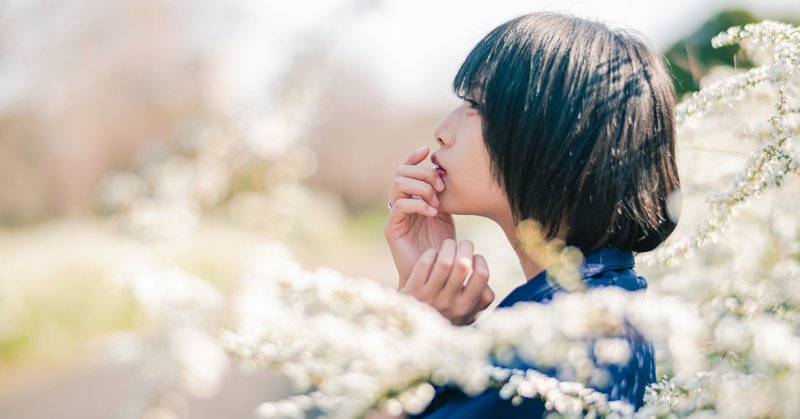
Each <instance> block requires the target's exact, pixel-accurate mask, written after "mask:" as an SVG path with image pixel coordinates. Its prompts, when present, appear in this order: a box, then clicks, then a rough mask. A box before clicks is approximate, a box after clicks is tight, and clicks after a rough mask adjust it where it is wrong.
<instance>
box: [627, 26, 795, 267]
mask: <svg viewBox="0 0 800 419" xmlns="http://www.w3.org/2000/svg"><path fill="white" fill-rule="evenodd" d="M744 41H747V42H748V43H750V44H755V45H759V46H761V47H762V48H771V49H772V50H773V51H774V52H775V53H774V56H773V62H772V63H769V64H765V65H762V66H759V67H756V68H753V69H751V70H748V71H747V72H745V73H743V74H738V75H734V76H732V77H729V78H725V79H722V80H719V81H717V82H715V83H712V84H710V85H708V86H706V87H704V88H703V89H702V90H700V91H699V92H696V93H694V94H693V95H692V96H691V97H689V98H688V99H686V100H684V101H682V102H681V103H680V104H679V105H678V107H677V110H676V118H677V121H678V124H679V129H678V130H679V139H678V140H679V144H686V143H687V142H691V141H695V142H697V141H698V140H694V139H693V138H691V135H690V132H691V133H693V132H695V131H697V130H698V129H697V127H693V126H692V125H696V124H698V123H702V119H700V117H701V116H705V115H707V114H708V113H709V111H711V110H712V109H714V110H716V111H717V112H720V110H719V109H716V108H717V105H720V104H726V105H729V106H732V105H733V103H735V102H739V101H741V100H743V99H744V98H745V97H746V94H747V93H748V92H750V91H752V90H754V88H756V87H757V86H759V85H762V84H765V83H766V84H768V85H769V86H771V87H772V88H773V89H774V95H773V96H774V98H775V99H774V100H775V101H776V104H775V113H774V114H772V115H770V116H769V117H768V118H767V119H766V121H763V122H760V123H759V122H753V123H752V125H750V126H747V128H746V129H744V130H742V132H739V133H738V136H739V137H740V138H750V139H752V140H753V141H754V142H756V143H757V144H759V146H758V147H757V148H756V149H755V150H754V151H753V152H752V153H751V154H750V157H749V159H748V160H747V161H746V162H745V164H744V167H743V168H742V169H741V170H740V171H739V173H738V175H737V176H736V177H735V178H734V179H732V180H731V181H730V182H731V183H730V186H729V187H728V190H727V191H725V192H712V193H711V194H709V196H708V204H709V206H710V208H709V212H708V216H707V217H706V218H705V220H704V221H703V222H701V223H700V224H699V226H698V227H697V229H696V231H695V233H694V234H690V235H687V236H684V237H682V238H681V239H680V240H678V241H676V242H674V243H672V244H671V245H669V246H666V247H662V248H661V249H659V250H658V251H656V252H654V253H652V254H651V255H649V256H648V257H647V258H643V260H642V261H643V262H645V263H647V264H649V265H653V264H665V265H673V264H675V263H676V262H677V261H678V260H679V259H680V258H682V257H684V256H685V255H687V254H688V253H690V252H691V251H692V250H693V249H696V248H698V247H700V246H702V245H704V244H706V243H709V242H714V241H715V240H716V238H717V236H718V234H719V233H720V232H721V231H724V230H725V229H726V228H727V227H728V226H729V224H730V223H731V221H732V219H733V218H734V216H735V215H736V214H737V213H738V212H739V210H740V209H741V208H742V207H743V206H744V205H745V204H746V203H747V201H748V200H749V198H751V197H755V196H758V195H759V194H760V193H761V192H762V191H763V190H765V189H767V188H773V187H777V186H780V185H781V183H782V181H783V179H784V178H785V177H786V175H787V174H789V173H798V168H800V140H798V134H800V129H799V127H800V106H798V105H800V94H796V93H798V92H800V59H798V57H800V28H796V27H793V26H791V25H787V24H782V23H776V22H770V21H765V22H761V23H758V24H750V25H745V26H744V27H734V28H731V29H729V30H728V31H727V32H724V33H722V34H720V35H718V36H717V37H715V38H714V41H713V44H714V46H715V47H719V46H724V45H731V44H735V43H741V42H744ZM789 92H791V93H795V95H794V96H792V97H790V94H787V93H789ZM790 100H792V101H795V102H796V103H790ZM698 119H700V120H698ZM753 126H755V127H756V128H755V129H753V128H752V127H753ZM684 137H689V138H684Z"/></svg>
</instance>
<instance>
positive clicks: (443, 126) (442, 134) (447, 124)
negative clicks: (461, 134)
mask: <svg viewBox="0 0 800 419" xmlns="http://www.w3.org/2000/svg"><path fill="white" fill-rule="evenodd" d="M456 111H457V109H454V110H452V111H450V112H449V113H448V114H447V115H445V116H444V117H443V118H442V119H441V120H440V121H439V122H438V123H436V126H434V127H433V138H434V139H435V140H436V142H437V143H439V145H440V146H442V147H445V146H447V145H450V144H453V140H454V139H455V132H453V124H452V121H453V117H454V115H455V113H456Z"/></svg>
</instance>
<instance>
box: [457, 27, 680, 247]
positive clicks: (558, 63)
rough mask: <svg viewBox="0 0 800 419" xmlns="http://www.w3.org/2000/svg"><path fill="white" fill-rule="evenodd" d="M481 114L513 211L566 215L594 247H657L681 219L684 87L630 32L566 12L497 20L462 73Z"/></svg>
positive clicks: (548, 228)
mask: <svg viewBox="0 0 800 419" xmlns="http://www.w3.org/2000/svg"><path fill="white" fill-rule="evenodd" d="M453 90H454V92H455V93H456V95H457V96H459V97H461V98H464V99H466V100H468V101H470V102H472V103H473V106H475V107H476V108H477V109H478V111H479V112H480V114H481V117H482V121H483V136H484V142H485V144H486V149H487V151H488V154H489V157H490V161H491V169H492V174H493V176H494V178H495V180H496V181H497V182H498V183H499V184H500V185H501V186H502V187H503V189H504V191H505V193H506V195H507V197H508V199H509V203H510V205H511V209H512V212H513V215H514V220H515V222H520V221H522V220H524V219H529V218H532V219H535V220H537V221H539V222H540V223H541V224H542V227H543V229H544V233H545V236H546V237H547V238H554V237H556V235H557V234H559V232H560V231H561V230H562V229H563V228H564V227H566V244H567V245H572V246H577V247H578V248H580V249H581V250H582V251H584V252H588V251H592V250H595V249H598V248H601V247H618V248H621V249H625V250H630V251H634V252H644V251H648V250H652V249H653V248H655V247H656V246H658V245H659V244H660V243H662V242H663V241H664V240H665V239H666V238H667V236H669V234H670V233H672V231H673V230H674V229H675V225H676V223H677V220H675V219H673V218H671V217H670V215H669V213H668V211H667V203H668V200H669V197H670V194H672V193H674V192H675V191H676V190H678V188H679V183H680V182H679V178H678V171H677V166H676V161H675V92H674V88H673V86H672V80H671V78H670V75H669V72H668V70H667V67H666V64H665V60H664V58H663V57H662V56H661V54H659V53H658V52H657V51H656V50H655V49H654V48H652V47H650V46H648V45H647V44H646V43H645V42H644V41H642V40H641V39H640V38H639V37H637V36H636V35H634V34H633V33H631V32H628V31H623V30H619V29H611V28H609V27H608V26H606V25H605V24H603V23H599V22H594V21H589V20H586V19H582V18H578V17H573V16H568V15H562V14H557V13H550V12H545V13H534V14H529V15H524V16H520V17H518V18H515V19H512V20H510V21H508V22H506V23H503V24H502V25H500V26H498V27H497V28H495V29H494V30H492V31H491V32H490V33H489V34H488V35H486V37H484V38H483V39H482V40H481V41H479V42H478V44H477V45H476V46H475V48H474V49H473V50H472V51H471V52H470V53H469V55H468V56H467V58H466V59H465V61H464V63H463V64H462V65H461V67H460V69H459V70H458V73H457V74H456V76H455V79H454V80H453Z"/></svg>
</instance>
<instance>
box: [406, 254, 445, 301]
mask: <svg viewBox="0 0 800 419" xmlns="http://www.w3.org/2000/svg"><path fill="white" fill-rule="evenodd" d="M438 253H439V251H438V250H436V249H432V248H431V249H428V250H426V251H425V252H424V253H423V254H422V256H420V257H419V260H417V263H416V264H415V265H414V269H412V270H411V275H410V276H409V277H408V282H406V283H405V285H404V286H403V287H401V288H402V289H401V291H402V292H403V293H405V294H412V295H414V293H415V291H417V290H419V289H420V288H421V287H422V286H423V285H425V282H427V281H428V277H429V276H430V275H431V270H433V264H434V262H436V255H437V254H438Z"/></svg>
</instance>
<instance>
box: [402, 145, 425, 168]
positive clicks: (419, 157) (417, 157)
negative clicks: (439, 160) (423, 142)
mask: <svg viewBox="0 0 800 419" xmlns="http://www.w3.org/2000/svg"><path fill="white" fill-rule="evenodd" d="M430 150H431V149H430V148H429V147H428V146H424V147H420V148H419V149H417V150H414V151H413V152H412V153H411V154H409V155H408V157H406V159H405V160H403V164H420V163H421V162H423V161H425V158H426V157H428V152H429V151H430Z"/></svg>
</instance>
